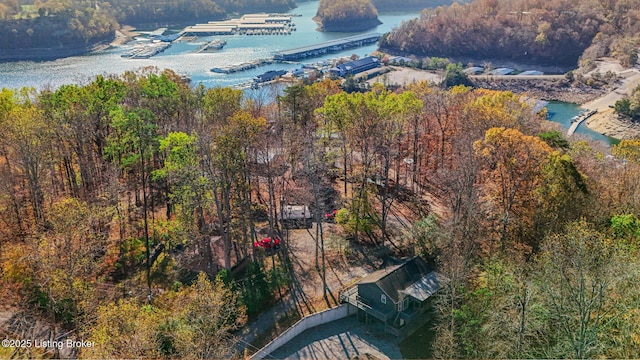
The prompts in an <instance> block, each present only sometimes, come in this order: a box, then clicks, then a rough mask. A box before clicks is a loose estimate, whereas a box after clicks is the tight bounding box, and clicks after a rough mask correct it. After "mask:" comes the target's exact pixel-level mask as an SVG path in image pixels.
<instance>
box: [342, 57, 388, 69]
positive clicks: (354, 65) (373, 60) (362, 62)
mask: <svg viewBox="0 0 640 360" xmlns="http://www.w3.org/2000/svg"><path fill="white" fill-rule="evenodd" d="M379 63H380V59H378V58H377V57H374V56H367V57H364V58H362V59H358V60H353V61H349V62H346V63H344V64H340V65H338V66H336V67H334V68H332V69H330V70H334V71H343V72H348V71H351V70H353V69H359V68H361V67H363V66H367V65H370V64H376V65H377V64H379Z"/></svg>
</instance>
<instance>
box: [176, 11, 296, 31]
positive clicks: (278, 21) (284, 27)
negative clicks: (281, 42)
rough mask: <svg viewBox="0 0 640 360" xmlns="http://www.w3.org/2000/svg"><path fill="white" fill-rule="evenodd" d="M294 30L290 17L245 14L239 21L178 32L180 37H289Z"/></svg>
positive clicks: (195, 27)
mask: <svg viewBox="0 0 640 360" xmlns="http://www.w3.org/2000/svg"><path fill="white" fill-rule="evenodd" d="M295 30H296V25H295V24H294V23H293V22H292V21H291V15H286V14H245V15H243V16H242V17H241V18H239V19H230V20H224V21H209V22H208V23H206V24H196V25H193V26H187V27H186V28H184V30H182V31H181V32H180V36H215V35H289V34H291V32H292V31H295Z"/></svg>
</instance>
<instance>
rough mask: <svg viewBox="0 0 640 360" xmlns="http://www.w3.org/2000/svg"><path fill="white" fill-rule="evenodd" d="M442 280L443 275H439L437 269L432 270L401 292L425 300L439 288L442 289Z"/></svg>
mask: <svg viewBox="0 0 640 360" xmlns="http://www.w3.org/2000/svg"><path fill="white" fill-rule="evenodd" d="M441 281H442V277H441V276H439V275H438V273H436V272H435V271H432V272H430V273H429V274H427V275H425V276H423V277H421V278H420V279H419V280H418V281H416V282H414V283H413V284H411V285H409V286H407V287H406V288H405V289H404V290H402V291H401V292H402V293H404V294H406V295H409V296H412V297H414V298H416V299H418V300H420V301H425V300H427V298H429V297H430V296H431V295H433V294H435V292H436V291H438V289H440V282H441Z"/></svg>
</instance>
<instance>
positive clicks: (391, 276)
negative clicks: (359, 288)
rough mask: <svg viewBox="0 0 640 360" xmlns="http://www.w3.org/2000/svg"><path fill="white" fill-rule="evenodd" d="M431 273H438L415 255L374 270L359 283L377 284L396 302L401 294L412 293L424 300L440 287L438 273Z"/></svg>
mask: <svg viewBox="0 0 640 360" xmlns="http://www.w3.org/2000/svg"><path fill="white" fill-rule="evenodd" d="M431 274H436V273H434V272H433V271H432V270H431V268H430V267H429V266H428V265H427V264H426V263H425V261H424V260H422V258H421V257H419V256H415V257H413V258H411V259H409V260H407V261H405V262H404V263H402V264H398V265H392V266H387V267H386V268H384V269H380V270H377V271H374V272H372V273H371V274H369V275H367V276H366V277H364V278H363V279H362V280H360V281H359V282H358V284H375V285H376V286H378V287H379V288H380V289H381V290H382V291H383V292H384V293H385V294H387V296H389V297H390V298H391V299H392V300H393V302H394V303H398V302H399V301H400V300H401V294H406V295H411V296H413V297H415V298H416V299H418V300H420V301H423V300H424V299H426V298H427V297H429V296H430V295H431V294H433V293H434V292H435V291H437V290H438V289H439V288H440V285H439V284H440V282H439V281H436V280H437V275H431ZM429 276H431V277H429ZM402 297H404V296H402Z"/></svg>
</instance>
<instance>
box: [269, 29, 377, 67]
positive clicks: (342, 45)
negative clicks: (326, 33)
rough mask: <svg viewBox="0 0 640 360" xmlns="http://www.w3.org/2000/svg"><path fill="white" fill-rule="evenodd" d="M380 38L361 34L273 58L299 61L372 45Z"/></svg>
mask: <svg viewBox="0 0 640 360" xmlns="http://www.w3.org/2000/svg"><path fill="white" fill-rule="evenodd" d="M380 37H382V34H380V33H371V34H362V35H355V36H349V37H345V38H341V39H336V40H331V41H327V42H323V43H319V44H316V45H310V46H303V47H299V48H295V49H290V50H285V51H281V52H279V53H277V54H275V56H274V57H273V58H274V59H275V60H300V59H304V58H308V57H314V56H320V55H324V54H327V53H331V52H337V51H341V50H344V49H349V48H354V47H359V46H364V45H369V44H374V43H376V42H378V40H379V39H380Z"/></svg>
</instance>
